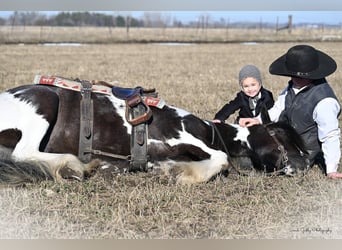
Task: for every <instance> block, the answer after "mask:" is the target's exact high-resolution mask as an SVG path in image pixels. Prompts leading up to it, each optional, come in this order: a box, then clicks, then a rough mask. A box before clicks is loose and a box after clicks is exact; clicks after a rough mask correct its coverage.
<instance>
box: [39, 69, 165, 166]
mask: <svg viewBox="0 0 342 250" xmlns="http://www.w3.org/2000/svg"><path fill="white" fill-rule="evenodd" d="M34 83H35V84H45V85H54V86H57V87H62V88H66V89H71V90H75V91H80V92H81V96H82V99H81V102H80V110H81V111H80V139H79V152H78V157H79V158H80V160H81V161H83V162H89V161H90V160H91V155H92V154H98V155H105V156H109V157H113V158H119V159H127V160H129V161H130V171H137V170H143V171H147V162H148V155H147V136H148V135H147V132H148V121H149V120H150V118H151V117H152V111H151V109H150V107H149V105H151V106H156V107H158V108H162V107H163V106H164V105H165V102H164V100H162V99H159V98H157V97H158V93H157V92H156V91H155V89H154V88H152V89H145V88H142V87H140V86H138V87H136V88H123V87H118V86H114V85H113V84H112V83H108V82H105V81H87V80H80V79H66V78H63V77H54V76H53V77H46V76H41V75H36V77H35V79H34ZM91 92H97V93H102V94H107V95H110V94H113V95H114V96H115V97H116V98H119V99H121V100H124V101H125V103H126V113H125V118H126V120H127V121H128V122H129V123H130V124H131V125H132V131H131V141H130V148H131V155H130V156H122V155H116V154H111V153H106V152H102V151H100V150H94V149H93V148H92V140H93V112H94V111H93V101H92V99H91Z"/></svg>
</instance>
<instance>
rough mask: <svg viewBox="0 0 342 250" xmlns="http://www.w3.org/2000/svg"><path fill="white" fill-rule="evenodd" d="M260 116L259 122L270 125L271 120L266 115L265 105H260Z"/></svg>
mask: <svg viewBox="0 0 342 250" xmlns="http://www.w3.org/2000/svg"><path fill="white" fill-rule="evenodd" d="M260 116H261V121H262V123H263V124H268V123H271V118H270V115H269V114H268V110H267V108H266V105H262V107H261V110H260Z"/></svg>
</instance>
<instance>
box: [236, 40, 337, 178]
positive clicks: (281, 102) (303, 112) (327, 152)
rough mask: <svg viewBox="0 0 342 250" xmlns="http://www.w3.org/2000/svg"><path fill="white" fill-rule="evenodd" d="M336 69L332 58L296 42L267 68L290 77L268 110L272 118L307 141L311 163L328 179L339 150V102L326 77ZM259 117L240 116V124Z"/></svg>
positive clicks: (332, 175)
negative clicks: (323, 172) (286, 124)
mask: <svg viewBox="0 0 342 250" xmlns="http://www.w3.org/2000/svg"><path fill="white" fill-rule="evenodd" d="M336 68H337V65H336V62H335V60H334V59H333V58H331V57H330V56H328V55H327V54H325V53H323V52H322V51H319V50H316V49H315V48H313V47H311V46H308V45H297V46H294V47H292V48H290V49H289V50H288V51H287V53H286V54H284V55H282V56H281V57H279V58H278V59H276V60H275V61H274V62H273V63H272V64H271V66H270V68H269V71H270V73H271V74H273V75H280V76H288V77H291V80H290V81H289V83H288V86H287V87H286V89H285V90H284V91H283V92H282V93H281V94H280V95H279V97H278V100H277V101H276V102H275V104H274V106H273V108H271V109H270V110H269V115H270V118H271V120H272V121H275V122H276V121H284V122H287V123H288V124H290V125H291V126H292V127H294V128H295V130H296V131H297V132H298V133H299V134H300V135H301V137H302V138H303V140H304V142H305V143H306V146H307V149H308V152H309V157H310V162H311V165H313V164H318V165H319V166H321V167H322V168H323V169H324V171H325V172H326V174H327V176H328V177H329V178H333V179H336V178H342V173H339V172H337V169H338V165H339V161H340V157H341V152H340V128H339V123H338V116H339V114H340V104H339V101H338V99H337V97H336V95H335V93H334V91H333V90H332V88H331V87H330V85H329V84H328V83H327V81H326V79H325V77H326V76H328V75H330V74H332V73H333V72H335V70H336ZM260 122H261V120H260V118H258V119H253V118H241V119H240V121H239V123H240V125H241V126H252V125H255V124H258V123H260Z"/></svg>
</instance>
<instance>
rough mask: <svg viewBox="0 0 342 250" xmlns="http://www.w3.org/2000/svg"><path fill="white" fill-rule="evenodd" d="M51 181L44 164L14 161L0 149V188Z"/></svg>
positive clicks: (51, 178) (7, 153)
mask: <svg viewBox="0 0 342 250" xmlns="http://www.w3.org/2000/svg"><path fill="white" fill-rule="evenodd" d="M44 180H53V177H52V175H51V173H50V172H49V171H48V168H46V167H45V166H44V164H41V163H38V162H34V161H31V162H30V161H25V162H23V161H16V160H14V159H12V158H11V156H10V153H9V152H6V150H5V151H4V150H1V149H0V186H20V185H23V184H25V183H38V182H41V181H44Z"/></svg>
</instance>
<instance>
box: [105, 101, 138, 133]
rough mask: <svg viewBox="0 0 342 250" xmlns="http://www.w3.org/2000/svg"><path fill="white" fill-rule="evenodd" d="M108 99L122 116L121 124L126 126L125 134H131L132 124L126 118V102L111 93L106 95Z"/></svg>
mask: <svg viewBox="0 0 342 250" xmlns="http://www.w3.org/2000/svg"><path fill="white" fill-rule="evenodd" d="M107 97H108V99H109V100H110V101H111V103H112V104H113V107H114V108H115V110H116V112H117V113H118V115H119V116H120V117H121V118H122V121H123V125H124V126H125V127H126V128H127V134H131V131H132V126H131V124H129V122H128V121H127V119H126V103H125V101H124V100H121V99H119V98H116V97H115V96H113V95H108V96H107Z"/></svg>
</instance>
